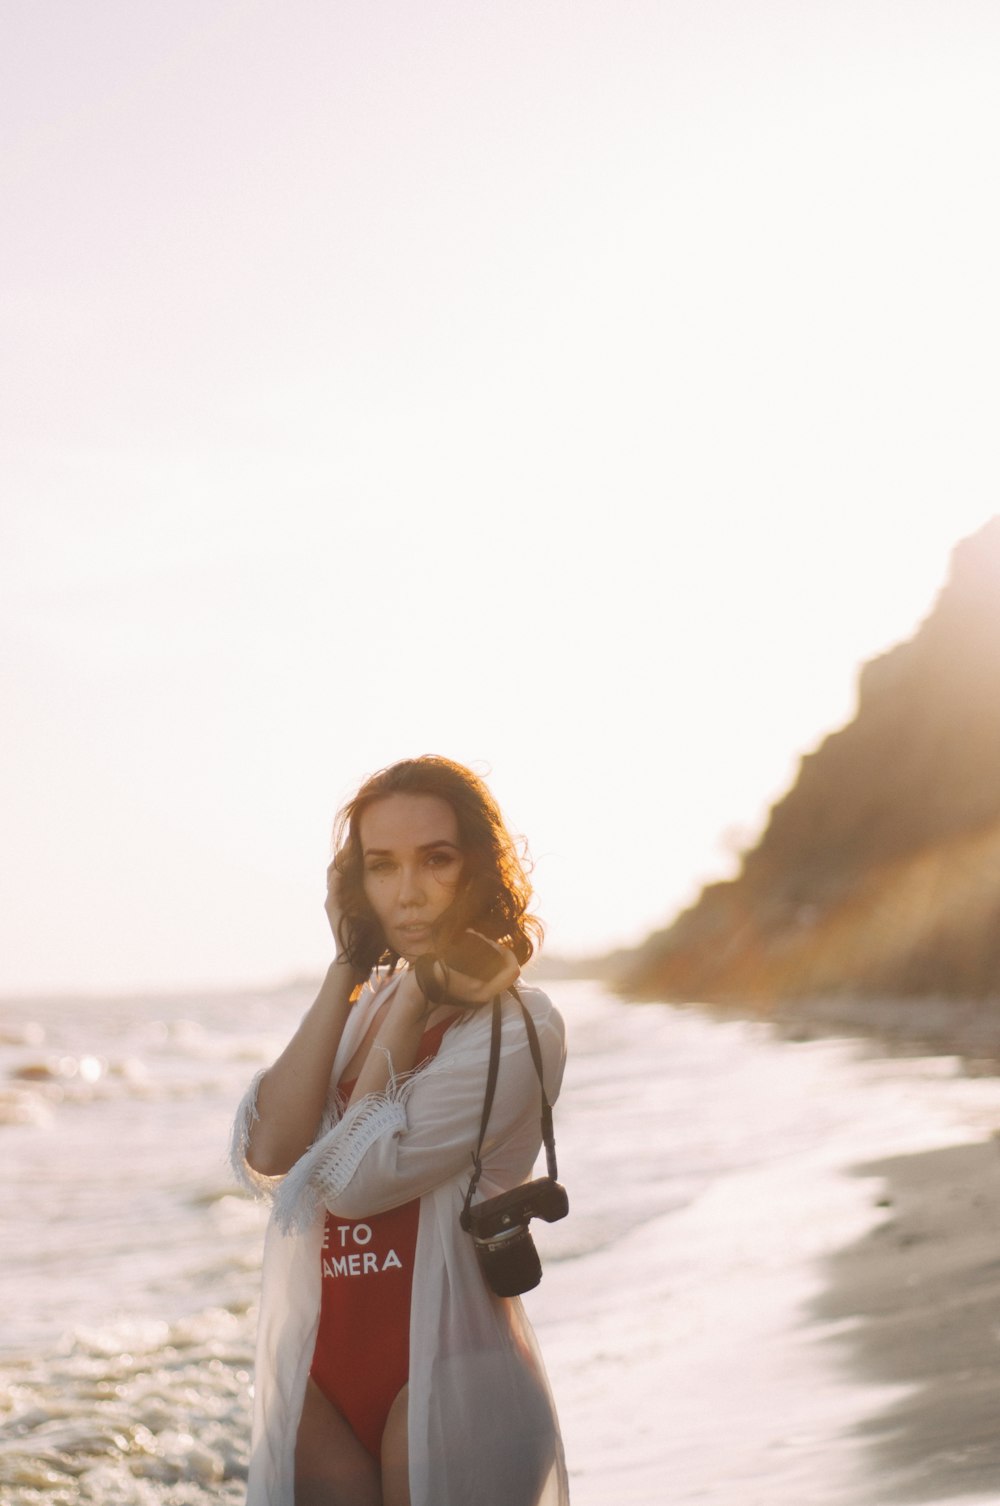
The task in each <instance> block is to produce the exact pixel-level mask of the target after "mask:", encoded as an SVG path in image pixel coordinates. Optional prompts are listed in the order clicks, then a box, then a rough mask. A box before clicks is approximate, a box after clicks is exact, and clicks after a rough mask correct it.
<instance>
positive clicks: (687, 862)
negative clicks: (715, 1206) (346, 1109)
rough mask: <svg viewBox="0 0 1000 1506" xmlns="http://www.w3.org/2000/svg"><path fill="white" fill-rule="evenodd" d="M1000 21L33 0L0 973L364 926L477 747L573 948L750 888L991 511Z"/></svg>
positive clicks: (555, 937) (280, 972)
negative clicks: (787, 793) (353, 855)
mask: <svg viewBox="0 0 1000 1506" xmlns="http://www.w3.org/2000/svg"><path fill="white" fill-rule="evenodd" d="M998 77H1000V7H998V6H997V5H996V4H995V3H994V0H984V3H982V4H974V3H970V0H941V3H929V0H906V3H898V0H893V3H890V0H858V3H851V0H825V3H817V0H766V3H764V0H731V3H721V0H669V3H659V4H654V3H644V0H634V3H633V0H572V3H570V0H560V3H557V0H516V3H515V0H511V3H501V0H497V3H492V4H485V3H479V0H454V3H436V0H419V3H417V0H407V3H405V4H404V3H398V0H397V3H384V4H383V3H380V0H340V3H333V0H328V3H322V0H281V3H277V0H273V3H265V0H257V3H254V0H241V3H239V4H235V3H223V0H219V3H206V0H171V3H170V4H152V3H142V0H140V3H138V4H137V3H136V0H87V3H86V4H79V3H77V0H62V3H55V0H7V3H6V4H5V5H4V7H3V16H2V18H0V172H2V188H3V203H4V233H3V236H2V238H0V270H2V282H0V289H2V290H0V319H2V331H0V333H2V343H0V350H2V356H0V361H2V369H3V375H4V382H3V398H2V408H0V414H2V417H0V427H2V438H0V446H2V448H0V468H2V473H0V486H2V500H0V507H2V523H0V551H2V552H0V570H2V576H3V579H2V593H0V622H2V627H3V644H4V650H3V660H2V665H0V694H2V703H3V708H4V715H5V723H6V726H5V736H4V740H3V770H2V779H0V824H2V832H3V852H4V857H5V861H4V863H3V866H2V874H0V916H2V922H0V926H2V930H3V936H2V942H0V990H7V991H10V990H20V989H36V988H37V989H42V988H48V987H60V988H62V987H67V988H81V989H99V988H102V987H113V988H116V989H118V988H127V987H132V986H168V985H172V984H202V983H206V984H207V983H228V982H236V983H240V982H255V981H259V982H269V981H272V980H277V979H281V978H283V977H285V976H288V975H289V974H292V973H296V972H303V971H318V970H319V969H320V968H321V967H322V966H323V965H324V962H325V959H326V957H327V955H328V935H327V933H326V930H325V921H324V918H323V914H322V897H323V874H324V868H325V865H326V861H327V858H328V843H329V832H330V826H331V822H332V818H333V815H334V812H335V809H336V807H337V805H338V803H339V802H340V800H341V799H343V798H344V797H345V796H346V795H347V794H349V793H350V792H351V790H352V788H353V787H354V785H355V784H356V783H357V781H358V780H359V779H360V778H361V777H362V776H363V775H364V774H365V773H366V772H368V771H370V770H371V769H373V768H376V767H379V766H380V765H382V764H385V763H388V762H391V761H392V760H394V759H396V758H399V757H404V756H408V755H411V754H414V753H420V752H443V753H447V754H449V755H450V756H452V757H456V758H459V759H461V760H463V761H466V762H470V763H472V764H473V765H474V766H475V767H476V768H477V769H479V770H480V771H482V772H487V773H488V776H489V778H490V782H491V784H492V787H493V789H494V791H495V793H496V794H497V796H498V798H499V799H500V802H501V804H502V805H503V807H504V808H505V810H506V811H507V813H508V816H509V818H510V821H511V824H512V825H513V826H514V827H515V828H516V829H517V830H519V831H522V832H524V833H525V834H526V835H527V837H528V839H529V842H530V845H531V849H532V852H533V854H534V856H535V859H536V870H535V879H536V886H537V890H538V896H539V905H540V909H541V912H542V914H543V917H544V918H545V919H546V920H547V922H548V930H549V944H550V947H551V949H552V950H555V951H562V952H569V951H577V952H587V951H592V950H598V949H601V948H606V947H608V946H609V945H612V944H617V943H622V942H627V941H633V940H637V939H638V938H639V937H641V936H642V935H643V934H644V932H645V931H646V930H647V929H648V928H650V927H652V926H653V925H656V924H660V923H663V922H664V921H665V920H666V919H667V918H668V916H669V915H670V914H671V912H672V911H674V910H675V909H676V908H677V907H678V905H680V904H681V903H682V902H684V901H686V900H688V899H690V898H691V897H692V896H693V895H694V894H695V893H696V891H697V887H698V885H699V883H700V882H701V881H702V880H703V879H705V878H707V877H713V876H718V875H719V874H721V873H724V872H728V871H730V867H731V857H730V856H729V855H728V849H729V848H731V847H732V845H733V842H734V841H738V840H739V838H740V836H741V834H742V835H743V836H746V835H747V834H750V833H753V832H754V831H755V830H756V829H757V828H758V827H759V823H760V822H761V820H762V819H763V817H764V814H765V812H766V809H767V806H768V804H769V803H770V802H771V801H773V800H774V799H775V798H776V797H777V796H778V795H779V794H780V793H781V792H782V790H783V789H784V788H785V787H786V786H787V783H788V781H789V780H790V778H791V777H792V776H793V773H794V769H795V764H796V759H797V757H798V755H800V754H801V752H802V751H804V750H805V749H807V748H808V747H810V746H813V745H814V744H815V743H816V741H817V740H818V739H819V738H820V737H821V736H822V735H823V733H824V732H826V731H828V730H830V729H831V728H833V727H835V726H836V725H837V724H838V723H840V722H842V721H843V720H844V719H845V718H846V717H847V716H849V715H850V713H851V709H852V705H853V693H854V681H855V674H856V666H857V664H858V662H859V661H860V660H862V659H864V658H866V657H869V656H871V655H872V654H873V653H875V652H878V651H880V650H882V649H884V648H885V647H887V646H888V645H889V644H890V643H892V642H893V641H896V640H898V639H899V638H901V637H905V636H907V635H909V634H910V633H911V632H912V630H913V628H914V626H915V625H916V623H917V621H918V620H919V618H920V617H921V616H922V615H923V614H924V613H925V611H926V610H927V609H928V607H929V606H930V603H931V601H932V599H933V596H934V593H935V592H936V590H937V589H938V587H939V585H940V584H941V582H942V580H943V577H944V574H945V571H946V568H947V557H948V551H949V549H950V547H951V545H952V544H953V543H954V542H955V540H957V539H958V538H959V537H961V536H963V535H964V534H967V533H969V532H970V531H972V530H973V529H974V528H976V527H977V526H979V524H980V523H982V522H983V521H984V520H985V519H986V518H987V517H989V516H990V515H991V514H992V513H993V512H995V511H997V510H1000V491H998V486H997V482H998V471H1000V458H998V447H997V442H996V415H997V412H998V411H1000V377H998V364H997V350H998V349H1000V280H998V278H997V274H996V269H997V266H998V265H1000V209H998V201H997V196H996V191H995V184H996V182H997V179H998V168H1000V163H998V156H1000V91H998V88H997V79H998Z"/></svg>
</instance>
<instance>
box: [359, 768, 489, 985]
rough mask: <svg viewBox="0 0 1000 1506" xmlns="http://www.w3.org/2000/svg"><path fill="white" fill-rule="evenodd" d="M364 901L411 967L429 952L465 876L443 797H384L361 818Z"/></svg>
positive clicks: (454, 826) (454, 823)
mask: <svg viewBox="0 0 1000 1506" xmlns="http://www.w3.org/2000/svg"><path fill="white" fill-rule="evenodd" d="M358 834H359V837H360V840H361V860H362V866H363V872H364V880H363V883H364V891H365V897H366V898H367V900H368V903H369V904H370V905H371V907H372V909H373V910H374V911H375V914H376V916H377V918H378V920H379V923H380V924H381V926H382V931H383V933H384V935H385V939H386V943H387V945H388V946H390V947H391V948H392V950H393V951H394V952H398V953H399V955H400V956H401V957H405V958H406V960H407V962H411V961H413V959H414V958H415V957H419V956H421V954H422V953H424V952H426V951H429V950H430V946H431V940H432V937H433V932H434V923H435V921H437V920H439V919H440V917H441V916H442V915H443V914H444V912H445V910H447V908H448V906H449V905H450V904H451V903H452V901H453V900H454V898H455V894H456V891H457V889H458V884H459V880H460V879H461V876H462V866H463V862H462V850H461V848H460V847H459V845H458V818H457V816H456V815H455V812H454V811H453V810H452V808H451V806H450V805H449V804H448V802H447V800H442V799H441V797H440V796H439V795H385V796H384V797H383V798H382V799H381V800H376V801H375V802H374V803H373V804H372V805H369V806H368V807H367V808H366V809H365V810H364V811H362V813H361V818H360V824H359V827H358Z"/></svg>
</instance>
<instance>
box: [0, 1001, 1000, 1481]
mask: <svg viewBox="0 0 1000 1506" xmlns="http://www.w3.org/2000/svg"><path fill="white" fill-rule="evenodd" d="M544 986H545V988H546V990H547V992H549V993H550V995H551V996H552V997H553V998H554V1000H555V1001H556V1003H557V1004H558V1006H559V1007H560V1009H561V1011H562V1013H563V1015H564V1017H565V1020H566V1022H567V1031H568V1040H569V1053H570V1054H569V1060H568V1065H567V1070H566V1078H565V1083H564V1088H563V1093H562V1096H561V1097H560V1100H559V1102H558V1104H557V1106H556V1113H555V1125H556V1138H557V1146H558V1156H559V1171H560V1179H561V1180H562V1181H563V1182H564V1184H565V1186H566V1188H567V1190H568V1193H569V1198H570V1214H569V1217H568V1218H566V1219H565V1220H564V1221H563V1222H561V1223H557V1224H553V1225H540V1226H539V1225H536V1226H535V1227H536V1229H537V1243H538V1245H539V1248H540V1251H541V1254H542V1260H543V1266H544V1276H543V1279H542V1282H541V1284H540V1286H539V1287H538V1288H537V1289H536V1290H535V1291H533V1292H530V1293H528V1294H526V1296H525V1298H524V1301H525V1304H526V1307H527V1309H528V1312H529V1315H530V1316H531V1318H532V1321H533V1323H534V1325H535V1328H536V1331H537V1334H538V1337H539V1341H540V1344H541V1348H542V1352H543V1354H544V1356H545V1360H546V1364H547V1367H548V1371H549V1377H550V1381H551V1383H552V1387H553V1390H554V1393H555V1397H556V1402H557V1406H558V1409H559V1413H560V1417H561V1422H562V1429H563V1435H564V1440H565V1447H566V1453H567V1459H568V1464H569V1469H570V1482H571V1493H572V1498H573V1501H574V1503H575V1506H607V1503H608V1502H610V1501H612V1500H613V1501H615V1502H616V1503H620V1506H664V1503H674V1506H696V1503H697V1506H706V1503H707V1506H755V1503H760V1506H764V1503H766V1506H792V1503H793V1502H794V1503H795V1506H801V1502H802V1501H803V1500H808V1501H809V1502H810V1503H811V1506H848V1503H850V1506H855V1503H861V1502H868V1501H870V1500H872V1499H877V1491H876V1494H875V1496H874V1497H873V1496H872V1484H871V1480H870V1475H869V1463H868V1460H867V1459H866V1456H865V1452H864V1444H863V1428H862V1427H861V1425H862V1424H863V1423H864V1419H865V1418H866V1417H867V1416H870V1415H872V1414H873V1413H875V1412H877V1411H878V1410H879V1409H880V1408H881V1407H884V1406H886V1405H888V1404H889V1403H891V1401H892V1399H893V1388H892V1387H888V1386H878V1387H874V1386H872V1385H871V1384H870V1383H862V1382H860V1381H859V1380H858V1379H857V1378H856V1377H855V1376H853V1375H852V1374H851V1372H850V1367H849V1365H848V1364H847V1362H846V1359H845V1357H844V1354H843V1353H841V1350H840V1349H839V1348H838V1343H837V1338H838V1335H837V1332H836V1331H835V1326H833V1325H831V1324H829V1323H827V1324H823V1323H822V1322H820V1321H818V1320H816V1319H815V1318H813V1317H811V1316H810V1304H811V1303H812V1302H813V1300H814V1299H815V1298H816V1297H817V1295H818V1294H819V1293H820V1292H821V1291H822V1289H823V1283H824V1281H825V1279H826V1276H825V1268H824V1260H825V1258H826V1257H828V1256H829V1255H830V1254H831V1253H832V1252H834V1251H836V1250H837V1249H839V1248H841V1247H843V1246H846V1245H848V1244H850V1243H852V1242H853V1241H855V1240H857V1239H859V1238H861V1237H862V1236H863V1235H864V1234H865V1233H867V1232H868V1231H869V1230H871V1229H872V1228H873V1227H874V1226H875V1225H876V1224H877V1223H878V1222H879V1221H880V1220H883V1219H885V1218H886V1216H887V1215H886V1212H885V1209H884V1208H883V1207H882V1206H880V1192H881V1186H880V1184H879V1183H878V1181H877V1180H876V1179H873V1178H872V1177H870V1176H864V1175H859V1174H858V1173H857V1170H856V1168H857V1167H858V1166H859V1165H862V1164H864V1163H866V1162H870V1161H872V1160H873V1159H874V1158H876V1157H880V1156H888V1155H893V1154H898V1153H905V1152H909V1151H918V1150H923V1149H931V1148H933V1147H936V1146H940V1145H945V1144H952V1143H962V1142H967V1141H970V1140H983V1139H987V1138H989V1137H990V1136H991V1135H992V1134H993V1132H994V1130H995V1129H996V1127H997V1126H998V1125H1000V1080H998V1079H997V1078H996V1077H994V1076H991V1075H984V1074H979V1075H977V1074H970V1073H969V1072H967V1071H966V1070H965V1068H964V1067H963V1064H962V1063H961V1062H960V1061H958V1060H957V1059H955V1058H951V1057H947V1056H921V1055H919V1054H913V1055H895V1056H893V1055H888V1054H886V1053H884V1052H883V1051H881V1050H880V1049H878V1048H875V1047H873V1046H872V1045H871V1044H870V1043H867V1044H866V1043H865V1042H862V1041H859V1040H852V1039H835V1038H827V1039H812V1040H807V1039H800V1040H791V1039H789V1038H787V1035H783V1034H782V1033H779V1032H778V1031H776V1030H775V1029H773V1028H772V1027H771V1026H770V1025H768V1024H766V1023H762V1022H760V1021H755V1020H752V1019H741V1018H732V1017H726V1018H720V1017H718V1016H717V1015H713V1014H710V1013H708V1012H705V1011H703V1010H699V1009H696V1008H676V1007H669V1006H666V1005H657V1004H641V1005H639V1004H630V1003H628V1002H623V1001H622V1000H620V999H617V998H613V997H611V996H610V995H609V994H608V993H607V992H606V991H605V990H604V989H603V988H602V987H601V986H600V985H599V984H597V983H594V982H588V981H581V980H568V981H565V982H560V981H558V980H553V981H546V983H545V985H544ZM311 997H312V993H311V990H310V989H309V987H308V986H307V985H305V984H296V985H294V986H289V987H286V988H280V989H273V990H268V991H264V990H262V991H260V992H250V991H242V992H239V993H236V992H232V993H204V994H185V995H176V996H165V995H158V996H155V997H131V998H130V997H113V998H98V997H88V998H75V999H74V998H52V999H43V998H35V999H22V1000H7V1001H5V1002H3V1003H2V1005H0V1196H2V1207H3V1218H2V1222H0V1502H2V1503H3V1506H29V1503H30V1506H37V1503H40V1502H45V1503H46V1506H63V1503H65V1506H71V1503H72V1506H76V1503H82V1502H99V1503H101V1506H126V1503H127V1506H208V1503H213V1506H219V1503H228V1502H233V1503H236V1502H241V1501H242V1500H243V1497H244V1492H245V1482H246V1471H247V1459H248V1452H249V1421H250V1397H251V1386H252V1378H253V1342H254V1329H255V1322H256V1301H257V1292H258V1283H259V1273H260V1256H261V1245H262V1239H263V1233H264V1225H265V1221H266V1210H265V1209H264V1208H263V1206H262V1205H260V1204H259V1203H257V1202H254V1201H253V1200H252V1199H251V1198H249V1197H248V1196H247V1195H245V1194H244V1193H243V1192H242V1191H240V1190H239V1189H238V1188H237V1187H236V1186H235V1185H234V1183H233V1180H232V1177H231V1174H230V1171H229V1168H228V1160H227V1151H228V1141H229V1131H230V1124H231V1120H232V1117H233V1114H234V1112H235V1109H236V1106H237V1104H238V1102H239V1099H240V1098H241V1096H242V1094H243V1092H244V1090H245V1087H246V1085H247V1083H248V1081H249V1079H250V1077H251V1076H252V1074H253V1073H254V1072H255V1070H256V1069H257V1068H258V1067H260V1066H262V1065H265V1064H266V1063H267V1062H269V1061H270V1060H273V1058H274V1056H275V1055H276V1054H277V1053H278V1052H279V1051H280V1049H281V1047H282V1046H283V1044H284V1042H285V1041H286V1040H287V1038H288V1036H289V1035H290V1034H291V1032H292V1031H293V1029H294V1028H295V1025H296V1023H297V1021H298V1019H299V1018H300V1016H301V1014H302V1013H303V1012H304V1010H305V1009H306V1008H307V1007H308V1004H309V1003H310V1002H311Z"/></svg>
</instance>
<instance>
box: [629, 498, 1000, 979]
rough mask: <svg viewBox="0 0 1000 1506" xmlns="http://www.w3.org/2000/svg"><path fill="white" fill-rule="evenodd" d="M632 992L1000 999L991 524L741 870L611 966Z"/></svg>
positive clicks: (999, 716) (998, 564) (867, 687)
mask: <svg viewBox="0 0 1000 1506" xmlns="http://www.w3.org/2000/svg"><path fill="white" fill-rule="evenodd" d="M618 981H619V984H620V986H621V988H622V990H623V991H624V992H627V993H628V994H629V995H630V996H632V997H640V998H643V997H644V998H660V999H675V1000H680V999H684V1000H703V1001H706V1002H713V1001H718V1002H728V1001H732V1002H740V1003H754V1002H755V1003H757V1004H759V1005H761V1006H768V1005H774V1004H776V1003H777V1002H779V1001H783V1000H789V999H803V998H817V997H823V996H828V995H853V996H860V995H865V996H873V995H878V996H883V997H886V998H894V997H895V998H914V999H915V998H920V997H929V996H935V997H938V998H941V997H942V996H944V997H950V998H956V999H959V998H962V999H970V1000H973V999H986V998H990V997H992V996H998V997H1000V517H997V518H994V519H993V520H992V521H991V522H990V523H988V524H987V525H986V526H985V527H984V528H983V529H981V530H980V531H979V532H978V533H977V534H975V535H973V536H972V537H971V538H969V539H966V540H964V541H963V542H962V543H961V544H959V545H958V546H957V548H956V549H955V551H954V554H953V556H952V562H951V571H950V575H949V578H948V580H947V582H946V584H945V586H944V587H943V589H942V591H941V593H940V595H939V597H938V599H937V602H936V603H935V605H934V607H933V610H932V611H931V613H930V615H929V616H928V617H927V618H926V619H925V621H924V622H923V623H922V625H921V626H920V627H919V629H918V631H917V632H916V634H915V635H914V637H913V638H912V639H910V640H909V641H908V642H905V643H902V644H900V645H898V646H897V647H896V648H893V649H892V650H891V651H890V652H888V653H886V654H883V655H882V656H880V657H879V658H877V659H874V660H872V661H871V662H870V663H868V664H867V665H865V666H864V668H863V669H862V671H861V676H860V683H859V696H858V709H857V714H856V716H855V718H854V720H853V721H852V722H850V723H849V724H848V725H847V726H846V727H844V728H842V729H841V730H840V731H838V732H835V733H833V734H832V735H831V736H830V737H828V738H827V739H826V740H825V741H824V742H823V743H822V744H821V746H820V747H819V748H818V749H817V751H816V752H814V753H811V754H808V755H807V756H806V757H805V758H803V759H802V762H801V765H800V768H799V772H798V776H797V778H796V780H795V783H794V785H793V787H792V789H791V790H790V791H789V792H788V794H787V795H785V796H784V798H783V799H781V800H780V801H779V802H778V803H777V804H776V805H775V806H774V807H773V809H772V811H771V813H770V818H769V821H768V824H767V827H766V829H765V831H764V834H763V836H762V837H761V839H760V841H759V843H758V844H757V846H756V847H755V848H754V849H753V850H752V851H750V852H747V853H746V854H745V855H744V856H743V859H742V863H741V870H740V873H739V875H738V876H737V877H736V878H735V879H733V880H731V881H728V882H725V883H717V884H712V885H710V886H709V887H707V888H706V889H704V890H703V891H702V893H701V895H700V896H699V898H698V900H697V901H696V903H695V904H694V905H693V906H692V907H691V908H690V909H689V910H686V911H685V912H684V913H683V914H681V915H680V916H679V917H678V918H677V919H676V920H675V921H674V922H673V924H671V925H670V926H668V927H667V929H665V930H663V931H659V932H656V933H655V934H654V935H653V936H651V937H650V938H649V939H648V941H647V942H646V943H644V945H643V946H641V947H640V948H638V949H637V951H635V952H634V953H632V954H630V955H629V956H628V957H627V958H626V959H625V960H624V962H623V964H622V966H621V967H620V969H619V979H618Z"/></svg>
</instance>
